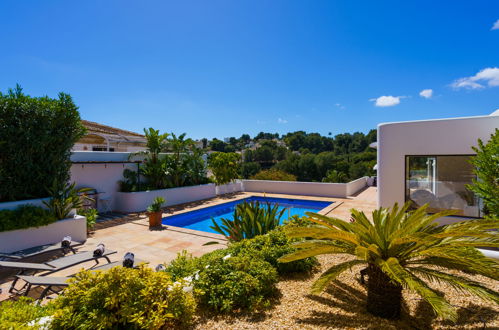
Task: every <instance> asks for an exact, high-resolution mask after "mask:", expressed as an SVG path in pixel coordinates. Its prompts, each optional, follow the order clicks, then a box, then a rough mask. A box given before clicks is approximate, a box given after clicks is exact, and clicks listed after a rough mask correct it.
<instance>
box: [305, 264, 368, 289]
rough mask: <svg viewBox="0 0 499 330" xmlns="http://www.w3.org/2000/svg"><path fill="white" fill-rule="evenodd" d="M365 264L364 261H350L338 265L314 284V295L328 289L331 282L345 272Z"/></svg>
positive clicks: (323, 274)
mask: <svg viewBox="0 0 499 330" xmlns="http://www.w3.org/2000/svg"><path fill="white" fill-rule="evenodd" d="M360 264H365V261H363V260H350V261H346V262H343V263H341V264H337V265H334V266H332V267H331V268H329V269H328V270H326V271H325V272H324V273H322V275H321V276H320V277H319V278H318V279H317V280H316V281H315V282H314V284H312V290H311V291H312V293H313V294H319V293H321V292H322V291H324V289H325V288H326V287H327V285H328V284H329V283H331V281H333V280H335V279H336V278H337V277H338V276H339V275H340V274H341V273H343V272H344V271H345V270H347V269H350V268H352V267H353V266H355V265H360Z"/></svg>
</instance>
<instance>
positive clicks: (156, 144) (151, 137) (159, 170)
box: [130, 127, 169, 189]
mask: <svg viewBox="0 0 499 330" xmlns="http://www.w3.org/2000/svg"><path fill="white" fill-rule="evenodd" d="M144 134H145V136H146V146H147V150H146V151H139V152H136V153H133V154H130V158H132V157H134V156H137V155H145V157H146V158H145V160H144V166H143V167H142V168H141V174H143V175H144V176H145V177H146V178H147V180H148V181H149V184H151V185H152V186H153V187H154V188H156V189H161V188H166V179H165V177H166V174H165V168H166V164H165V159H162V158H161V157H160V156H159V154H160V153H161V152H163V151H165V149H166V146H167V138H168V135H169V134H168V133H163V134H160V133H159V130H156V129H153V128H152V127H150V128H149V129H145V128H144Z"/></svg>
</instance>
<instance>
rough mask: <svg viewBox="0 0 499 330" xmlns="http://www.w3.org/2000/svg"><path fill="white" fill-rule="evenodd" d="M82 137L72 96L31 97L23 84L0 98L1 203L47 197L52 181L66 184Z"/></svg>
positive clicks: (83, 131) (79, 120) (62, 94)
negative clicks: (71, 156) (76, 143)
mask: <svg viewBox="0 0 499 330" xmlns="http://www.w3.org/2000/svg"><path fill="white" fill-rule="evenodd" d="M84 133H85V128H84V127H83V125H82V124H81V119H80V115H79V113H78V107H77V106H76V105H75V104H74V103H73V100H72V99H71V96H70V95H68V94H64V93H60V94H59V97H58V99H52V98H49V97H48V96H44V97H31V96H29V95H25V94H23V92H22V89H21V87H20V86H19V85H18V86H17V87H16V88H15V89H10V90H9V91H8V92H7V94H2V93H0V155H2V157H1V158H0V202H1V201H13V200H23V199H33V198H42V197H47V196H48V193H47V187H50V186H52V184H53V182H54V181H57V182H66V181H67V180H68V179H69V169H70V166H71V163H70V150H71V148H72V147H73V145H74V143H75V142H76V141H77V140H78V139H79V138H80V137H82V136H83V134H84Z"/></svg>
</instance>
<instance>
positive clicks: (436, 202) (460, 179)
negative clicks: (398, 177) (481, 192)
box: [405, 156, 480, 217]
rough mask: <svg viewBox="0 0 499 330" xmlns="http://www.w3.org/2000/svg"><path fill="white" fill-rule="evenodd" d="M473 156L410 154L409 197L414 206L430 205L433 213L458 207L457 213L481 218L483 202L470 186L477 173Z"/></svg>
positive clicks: (408, 168) (407, 178) (407, 184)
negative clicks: (472, 159)
mask: <svg viewBox="0 0 499 330" xmlns="http://www.w3.org/2000/svg"><path fill="white" fill-rule="evenodd" d="M469 159H470V156H407V157H406V196H405V199H406V201H407V200H411V201H412V202H413V205H414V207H419V206H422V205H424V204H426V203H428V204H429V209H428V210H429V212H432V213H434V212H439V211H443V210H456V212H457V213H456V215H460V216H469V217H480V203H479V200H478V199H477V198H476V196H475V195H474V193H473V192H471V191H470V190H468V189H467V188H466V185H467V184H471V183H472V179H473V178H475V177H476V176H475V175H474V174H473V166H472V165H471V164H470V163H469Z"/></svg>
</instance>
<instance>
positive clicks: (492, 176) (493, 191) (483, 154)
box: [467, 129, 499, 218]
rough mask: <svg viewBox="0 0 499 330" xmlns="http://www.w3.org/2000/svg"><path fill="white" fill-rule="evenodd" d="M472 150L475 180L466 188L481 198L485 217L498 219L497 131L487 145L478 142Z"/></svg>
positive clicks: (480, 141)
mask: <svg viewBox="0 0 499 330" xmlns="http://www.w3.org/2000/svg"><path fill="white" fill-rule="evenodd" d="M473 150H474V151H475V152H476V156H475V157H472V158H471V164H473V165H474V166H475V169H474V173H475V174H476V177H477V178H476V179H473V184H472V185H467V188H468V189H470V190H471V191H473V192H474V193H475V194H476V195H477V196H479V197H480V198H482V200H483V205H484V211H485V215H486V216H490V217H492V218H494V217H495V218H499V129H496V130H495V132H494V134H491V135H490V140H489V141H488V142H487V143H483V141H482V140H478V147H473Z"/></svg>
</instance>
